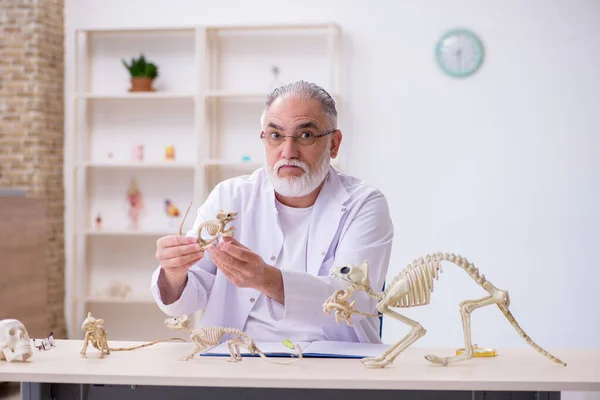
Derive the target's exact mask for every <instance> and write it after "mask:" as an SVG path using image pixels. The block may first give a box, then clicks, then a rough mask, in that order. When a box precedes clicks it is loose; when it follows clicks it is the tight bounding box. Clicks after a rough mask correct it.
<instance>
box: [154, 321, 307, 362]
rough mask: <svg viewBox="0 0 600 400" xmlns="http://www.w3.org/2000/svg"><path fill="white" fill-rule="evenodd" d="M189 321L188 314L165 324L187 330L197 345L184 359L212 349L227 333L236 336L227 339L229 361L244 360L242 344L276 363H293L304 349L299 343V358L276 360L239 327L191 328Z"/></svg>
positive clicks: (172, 327) (253, 352) (252, 351)
mask: <svg viewBox="0 0 600 400" xmlns="http://www.w3.org/2000/svg"><path fill="white" fill-rule="evenodd" d="M189 323H190V321H189V320H188V317H187V315H182V316H180V317H172V318H167V319H165V325H166V326H167V327H168V328H170V329H176V330H182V331H186V332H187V333H189V334H190V340H191V341H192V342H194V344H195V345H196V348H195V349H194V351H192V352H191V353H190V354H188V355H187V356H184V357H183V358H182V360H183V361H188V360H191V359H192V358H194V356H195V355H196V354H200V353H203V352H205V351H207V350H209V349H211V348H212V347H213V346H216V345H218V344H219V343H221V339H222V338H223V336H225V335H233V336H234V337H233V338H232V339H229V340H227V347H228V349H229V355H230V356H231V357H230V358H229V359H228V361H230V362H237V361H242V356H241V353H240V346H243V347H245V348H247V349H248V351H249V352H250V354H258V355H259V356H260V357H262V358H264V359H265V360H268V361H271V362H272V363H275V364H282V365H287V364H291V363H292V362H295V361H299V359H301V358H302V350H301V349H300V347H299V346H298V345H296V349H297V350H298V355H299V358H298V359H296V360H292V361H289V362H276V361H273V360H271V359H270V358H269V357H267V356H265V354H264V353H263V352H262V351H261V350H260V349H259V348H258V347H257V346H256V344H255V343H254V340H252V338H250V337H249V336H248V335H246V333H244V332H242V331H240V330H239V329H235V328H225V327H213V326H211V327H207V328H200V329H193V328H190V326H189Z"/></svg>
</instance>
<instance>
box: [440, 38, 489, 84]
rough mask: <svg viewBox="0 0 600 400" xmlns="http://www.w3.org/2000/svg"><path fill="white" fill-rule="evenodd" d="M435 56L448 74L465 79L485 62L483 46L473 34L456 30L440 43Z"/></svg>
mask: <svg viewBox="0 0 600 400" xmlns="http://www.w3.org/2000/svg"><path fill="white" fill-rule="evenodd" d="M435 55H436V59H437V62H438V64H439V66H440V68H441V69H442V70H443V71H444V72H445V73H446V74H448V75H450V76H453V77H457V78H464V77H467V76H469V75H471V74H473V73H474V72H475V71H477V69H478V68H479V66H480V65H481V63H482V62H483V44H482V43H481V40H479V38H478V37H477V36H476V35H475V34H474V33H473V32H471V31H469V30H467V29H454V30H451V31H449V32H447V33H446V34H444V35H443V36H442V37H441V39H440V40H439V41H438V43H437V46H436V48H435Z"/></svg>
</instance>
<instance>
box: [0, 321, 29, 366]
mask: <svg viewBox="0 0 600 400" xmlns="http://www.w3.org/2000/svg"><path fill="white" fill-rule="evenodd" d="M32 355H33V350H32V348H31V343H30V339H29V334H28V333H27V329H25V325H23V323H22V322H21V321H18V320H16V319H3V320H0V360H6V361H8V362H11V361H15V360H18V361H26V360H27V359H29V358H30V357H31V356H32Z"/></svg>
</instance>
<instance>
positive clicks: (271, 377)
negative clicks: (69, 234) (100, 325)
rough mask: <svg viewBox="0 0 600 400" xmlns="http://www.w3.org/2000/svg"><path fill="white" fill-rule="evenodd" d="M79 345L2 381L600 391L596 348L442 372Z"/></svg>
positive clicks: (224, 393)
mask: <svg viewBox="0 0 600 400" xmlns="http://www.w3.org/2000/svg"><path fill="white" fill-rule="evenodd" d="M82 343H83V342H82V341H81V340H68V341H64V340H57V341H56V347H55V348H53V349H51V350H47V351H38V350H37V349H34V350H35V353H34V355H33V357H32V358H31V359H30V361H28V362H26V363H22V362H18V363H17V362H13V363H6V362H2V363H1V364H0V381H13V382H22V396H23V398H27V399H33V398H36V399H39V398H51V397H50V395H53V396H54V397H55V398H57V399H58V398H62V397H61V396H57V393H65V394H66V393H69V395H68V397H65V398H85V397H86V395H87V397H88V398H90V399H91V398H104V397H98V396H100V395H101V394H103V395H105V396H109V397H110V398H111V400H117V399H119V398H121V397H119V396H127V397H122V398H132V395H139V398H144V399H151V398H164V399H166V398H182V399H183V398H190V399H191V398H200V395H202V396H204V398H213V397H212V396H207V394H209V393H210V394H212V395H213V396H218V398H220V399H223V400H224V399H230V398H235V397H236V396H243V398H246V399H250V398H261V399H269V398H273V399H275V398H277V399H281V398H285V399H286V400H289V399H293V398H306V397H309V398H311V399H312V400H316V399H319V398H323V399H325V398H327V399H330V400H331V399H332V398H333V399H335V398H340V399H341V398H344V399H345V400H347V399H350V398H364V396H365V395H368V393H366V392H367V391H368V392H369V393H372V391H374V390H376V391H377V392H376V394H375V396H377V400H380V399H382V398H383V399H386V398H390V399H391V398H394V399H395V400H398V399H399V397H398V392H397V391H403V393H404V396H403V397H402V398H403V399H405V398H407V397H409V398H413V397H412V395H414V396H416V397H414V398H431V397H436V396H437V395H439V396H443V398H445V399H458V398H465V399H472V398H482V399H483V398H488V399H490V398H500V397H498V396H502V395H504V394H506V395H508V394H510V396H511V398H513V399H517V398H537V399H542V398H560V392H561V391H600V351H599V350H588V351H585V350H564V351H559V350H553V351H552V353H553V354H555V355H556V356H557V357H559V358H561V359H563V360H564V361H565V362H566V363H567V367H562V366H560V365H558V364H555V363H553V362H551V361H550V360H548V359H547V358H545V357H543V356H542V355H540V354H539V353H537V352H535V351H534V350H533V349H531V348H522V349H499V350H498V356H497V357H494V358H474V359H471V360H469V361H466V362H462V363H457V364H452V365H449V366H446V367H443V366H438V365H434V364H431V363H429V362H428V361H427V360H425V359H424V357H423V356H424V355H425V354H437V355H450V354H452V352H453V350H451V349H430V348H419V347H411V348H409V349H407V350H406V351H405V352H404V353H403V354H401V356H399V357H398V358H397V359H396V361H395V362H394V363H393V364H391V365H389V366H388V367H386V368H383V369H367V368H365V367H364V366H363V365H362V363H361V362H360V361H359V360H357V359H332V358H305V359H303V360H301V361H299V362H297V363H295V364H292V365H275V364H272V363H270V362H268V361H266V360H263V359H260V358H253V357H248V358H244V360H243V361H241V362H238V363H232V362H228V361H227V358H224V357H208V356H202V357H195V358H194V359H193V360H190V361H182V360H180V357H181V356H183V355H185V354H188V353H189V352H190V351H191V350H192V349H193V345H192V344H191V343H182V342H170V343H158V344H156V345H154V346H151V347H146V348H143V349H137V350H133V351H124V352H112V353H111V354H110V355H107V356H105V358H104V359H100V358H99V352H98V351H97V350H96V349H94V348H93V347H91V346H90V347H88V350H87V354H88V357H87V358H82V357H81V356H80V354H79V352H80V350H81V348H82ZM137 344H140V342H118V341H113V342H111V347H128V346H133V345H137ZM276 359H277V360H283V359H281V358H276ZM50 391H53V392H54V393H50ZM509 392H510V393H509ZM175 394H176V395H175ZM92 395H94V396H96V397H94V396H92ZM153 396H155V397H153ZM186 396H187V397H186ZM253 396H255V397H253ZM284 396H285V397H284ZM490 396H491V397H490ZM494 396H496V397H494ZM519 396H521V397H519ZM527 396H530V397H527ZM533 396H535V397H533ZM507 398H508V397H507Z"/></svg>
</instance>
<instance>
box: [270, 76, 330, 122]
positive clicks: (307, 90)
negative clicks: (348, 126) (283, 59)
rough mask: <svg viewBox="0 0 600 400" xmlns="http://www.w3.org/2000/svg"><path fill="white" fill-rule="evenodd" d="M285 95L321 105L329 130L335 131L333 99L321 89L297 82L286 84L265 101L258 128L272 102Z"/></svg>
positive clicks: (310, 84)
mask: <svg viewBox="0 0 600 400" xmlns="http://www.w3.org/2000/svg"><path fill="white" fill-rule="evenodd" d="M286 95H292V96H295V97H299V98H301V99H306V100H311V99H314V100H317V101H319V102H320V103H321V107H322V108H323V112H324V113H325V116H326V117H327V119H328V120H329V122H330V124H331V129H337V110H336V108H335V101H334V100H333V98H332V97H331V96H330V95H329V93H327V92H326V91H325V89H323V88H322V87H320V86H318V85H316V84H314V83H311V82H306V81H297V82H292V83H288V84H287V85H283V86H280V87H278V88H277V89H275V90H273V92H271V93H270V94H269V95H268V96H267V99H266V100H265V108H264V109H263V112H262V115H261V116H260V126H261V128H262V127H264V123H265V116H266V114H267V112H268V111H269V107H271V104H273V102H274V101H275V100H276V99H278V98H280V97H284V96H286Z"/></svg>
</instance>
